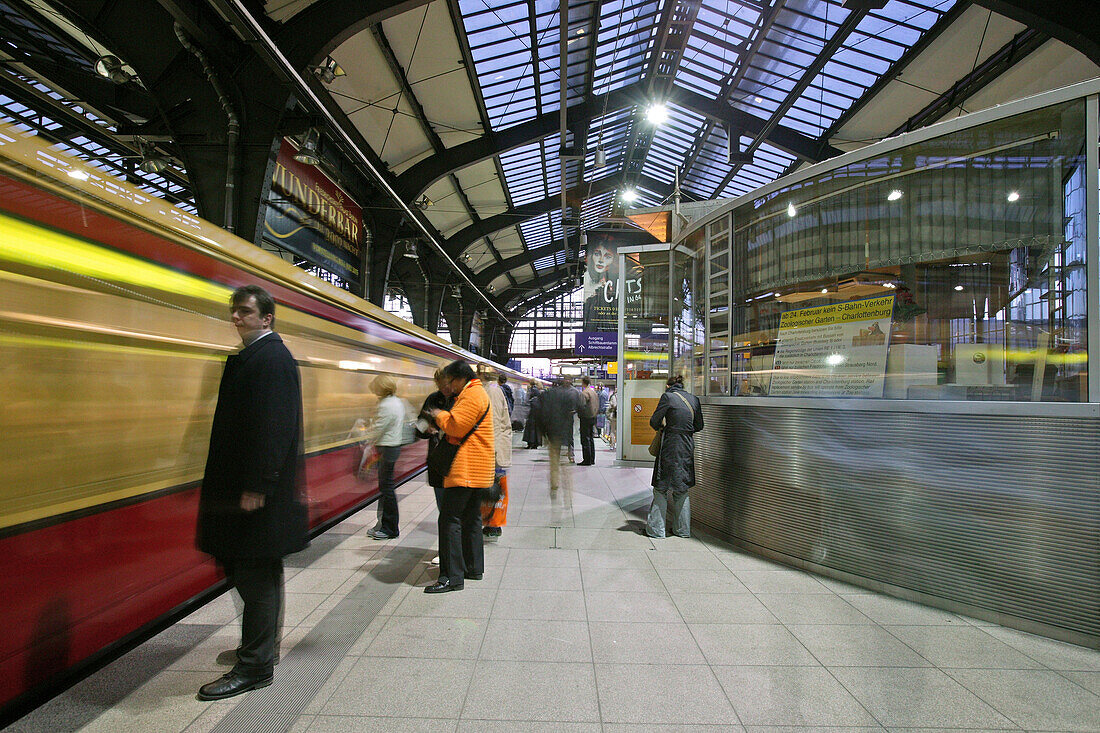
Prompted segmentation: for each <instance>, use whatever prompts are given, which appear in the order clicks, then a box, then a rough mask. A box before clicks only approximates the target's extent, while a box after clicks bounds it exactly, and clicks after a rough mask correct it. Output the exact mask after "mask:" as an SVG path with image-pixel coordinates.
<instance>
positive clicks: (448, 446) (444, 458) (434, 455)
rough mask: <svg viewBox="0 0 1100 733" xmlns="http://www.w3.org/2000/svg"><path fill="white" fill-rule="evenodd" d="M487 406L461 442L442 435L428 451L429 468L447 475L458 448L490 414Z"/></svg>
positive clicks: (444, 475)
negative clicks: (452, 440) (454, 441)
mask: <svg viewBox="0 0 1100 733" xmlns="http://www.w3.org/2000/svg"><path fill="white" fill-rule="evenodd" d="M490 407H492V405H490V406H489V407H486V408H485V412H483V413H481V417H479V418H478V420H477V422H476V423H474V426H473V427H472V428H470V432H468V433H466V436H465V437H464V438H463V439H462V441H461V442H460V443H452V442H451V441H449V440H447V436H445V435H444V436H442V437H440V439H439V442H438V443H436V445H435V447H434V448H432V449H431V451H430V452H429V453H428V470H430V471H431V472H433V473H434V474H436V475H437V476H442V477H443V478H446V477H447V474H448V473H450V472H451V464H453V463H454V462H455V456H457V455H458V449H459V448H461V447H462V443H465V442H466V438H469V437H470V436H471V435H473V434H474V431H475V430H477V426H478V425H481V421H482V420H484V419H485V416H486V415H488V414H489V409H490Z"/></svg>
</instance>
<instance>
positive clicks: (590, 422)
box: [577, 377, 600, 466]
mask: <svg viewBox="0 0 1100 733" xmlns="http://www.w3.org/2000/svg"><path fill="white" fill-rule="evenodd" d="M581 385H583V386H582V387H581V398H582V400H583V402H582V405H583V406H582V407H581V409H580V410H579V411H578V412H577V417H579V418H580V422H581V462H580V464H578V465H581V466H591V465H593V464H594V463H595V462H596V441H595V436H594V435H593V431H595V429H596V416H597V415H599V414H600V396H599V395H598V394H596V390H595V389H594V388H593V387H592V380H591V379H589V378H588V377H582V378H581Z"/></svg>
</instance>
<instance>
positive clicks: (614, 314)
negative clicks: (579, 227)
mask: <svg viewBox="0 0 1100 733" xmlns="http://www.w3.org/2000/svg"><path fill="white" fill-rule="evenodd" d="M587 237H588V248H587V251H586V252H585V268H584V316H583V318H584V320H583V323H582V326H581V333H579V334H578V335H577V339H576V341H575V342H574V346H573V353H574V354H577V355H578V356H615V354H616V352H617V343H618V338H617V337H618V333H619V290H618V289H619V254H618V249H619V247H621V246H628V245H635V244H646V243H649V242H651V241H652V237H651V236H650V235H649V234H648V233H646V232H643V231H613V232H600V231H589V232H588V233H587ZM627 267H628V272H627V277H626V278H625V286H626V295H627V308H628V311H627V312H628V313H629V312H630V310H629V308H630V305H631V303H632V300H631V299H632V298H633V300H634V301H637V302H638V303H639V304H640V297H641V292H642V270H641V267H640V266H639V265H638V264H637V260H636V258H635V259H634V261H633V264H631V261H630V260H629V258H628V265H627Z"/></svg>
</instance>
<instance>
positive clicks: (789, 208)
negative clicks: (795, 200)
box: [787, 204, 798, 219]
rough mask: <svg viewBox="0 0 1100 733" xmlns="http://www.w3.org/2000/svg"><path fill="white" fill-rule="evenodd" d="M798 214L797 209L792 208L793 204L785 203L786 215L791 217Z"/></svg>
mask: <svg viewBox="0 0 1100 733" xmlns="http://www.w3.org/2000/svg"><path fill="white" fill-rule="evenodd" d="M797 215H798V209H796V208H794V204H787V216H789V217H791V218H792V219H793V218H794V217H795V216H797Z"/></svg>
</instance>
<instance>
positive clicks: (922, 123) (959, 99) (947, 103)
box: [886, 28, 1050, 137]
mask: <svg viewBox="0 0 1100 733" xmlns="http://www.w3.org/2000/svg"><path fill="white" fill-rule="evenodd" d="M1049 40H1050V36H1048V35H1047V34H1046V33H1043V32H1042V31H1040V30H1036V29H1035V28H1026V29H1024V30H1022V31H1020V32H1019V33H1017V34H1016V35H1015V36H1014V37H1013V38H1012V40H1011V41H1009V42H1008V43H1006V44H1005V45H1004V46H1002V47H1001V48H999V49H998V50H997V51H996V52H995V53H994V54H993V55H992V56H990V57H989V58H988V59H986V60H985V61H983V62H982V63H981V65H980V66H978V67H977V68H976V69H974V71H972V72H970V73H969V74H967V75H966V76H964V77H963V78H961V79H959V80H958V81H957V82H955V83H954V84H952V85H951V88H950V89H948V90H947V91H946V92H944V93H943V94H941V95H940V96H939V97H937V98H936V99H934V100H932V102H931V103H929V104H928V105H927V106H926V107H925V108H924V109H922V110H921V111H920V112H917V113H916V114H915V115H913V116H912V117H910V118H909V119H908V120H906V122H905V124H904V125H901V126H900V127H898V128H897V129H896V130H894V131H893V132H891V133H890V134H889V135H886V137H893V136H895V135H900V134H902V133H903V132H909V131H911V130H916V129H917V128H919V127H927V126H928V125H931V124H933V123H934V122H937V121H939V120H942V119H943V118H944V117H946V116H947V115H948V114H950V112H951V110H953V109H954V108H956V107H962V105H963V103H964V102H966V100H968V99H970V98H971V97H973V96H974V95H975V94H977V93H978V92H980V91H981V90H982V89H984V88H985V87H987V86H989V85H990V84H991V83H993V82H994V81H996V79H997V78H998V77H1000V76H1001V75H1002V74H1004V73H1005V72H1006V71H1008V70H1009V69H1011V68H1012V67H1013V66H1015V65H1016V64H1018V63H1019V62H1021V61H1023V60H1024V59H1025V58H1027V57H1028V56H1029V55H1030V54H1032V53H1033V52H1035V51H1037V50H1039V48H1040V47H1041V46H1043V44H1045V43H1046V42H1047V41H1049Z"/></svg>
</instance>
